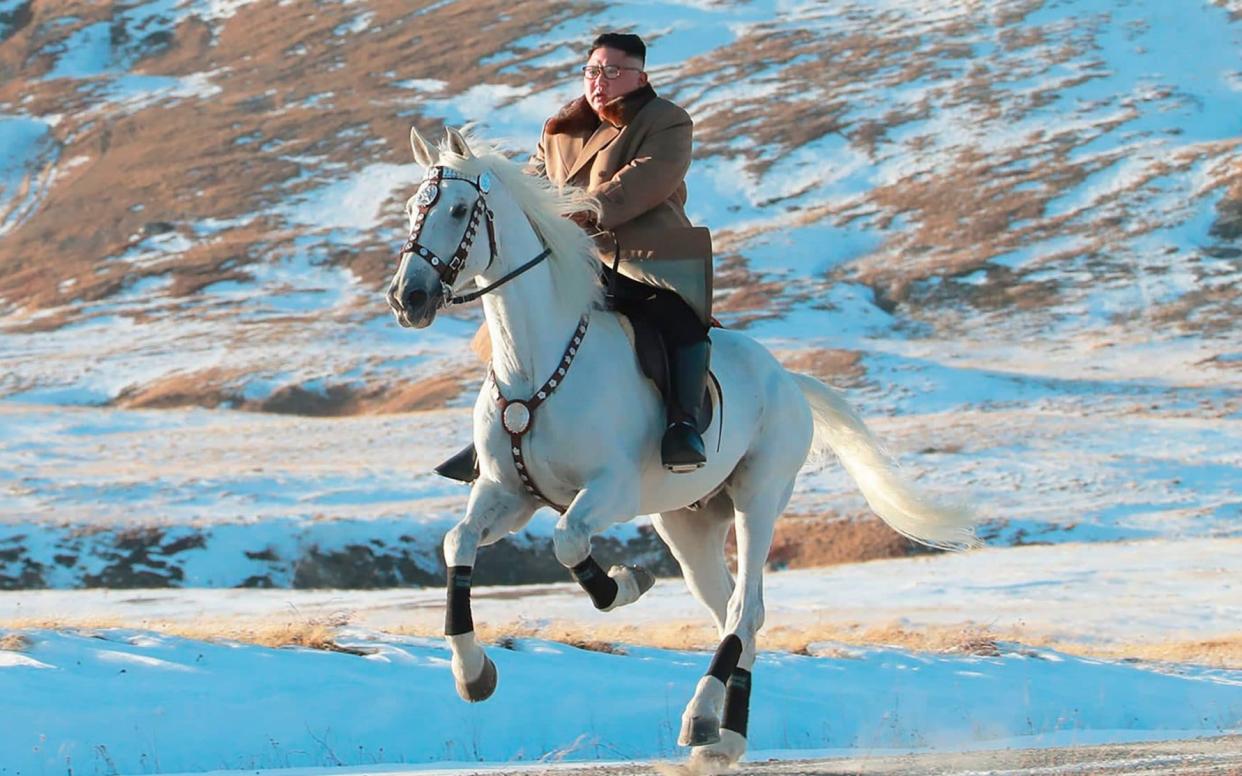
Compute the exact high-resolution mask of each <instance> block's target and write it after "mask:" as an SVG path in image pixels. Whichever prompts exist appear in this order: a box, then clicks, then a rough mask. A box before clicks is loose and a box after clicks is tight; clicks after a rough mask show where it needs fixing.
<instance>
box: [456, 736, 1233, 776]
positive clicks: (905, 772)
mask: <svg viewBox="0 0 1242 776" xmlns="http://www.w3.org/2000/svg"><path fill="white" fill-rule="evenodd" d="M461 773H463V774H464V773H465V772H461ZM486 773H487V774H488V776H502V775H503V774H507V773H511V774H514V776H517V774H523V776H528V775H529V774H530V773H532V771H531V770H522V771H496V770H489V771H487V772H486ZM554 773H555V774H556V776H639V775H640V774H642V775H644V776H645V775H646V774H652V773H660V774H670V775H671V774H681V773H685V774H690V773H691V771H689V770H687V769H684V768H682V767H679V766H661V765H657V766H652V765H639V764H633V765H616V766H597V767H592V768H567V769H562V768H559V767H558V768H557V769H556V770H555V771H554ZM728 773H729V774H730V776H751V775H752V774H753V775H754V776H775V775H776V774H781V775H782V776H793V775H795V774H796V775H797V776H852V775H853V774H883V775H884V776H949V774H963V775H964V774H972V775H973V774H990V775H991V776H1006V775H1009V774H1012V776H1034V775H1035V774H1040V775H1041V776H1043V775H1045V774H1046V775H1048V776H1052V775H1054V774H1055V775H1057V776H1059V775H1060V774H1083V775H1084V776H1088V775H1089V776H1100V775H1104V774H1106V775H1107V776H1129V774H1152V773H1160V774H1177V775H1178V776H1202V775H1205V774H1212V776H1217V775H1221V776H1224V775H1228V776H1237V775H1239V774H1242V736H1227V737H1223V738H1212V739H1202V738H1201V739H1191V740H1185V741H1159V742H1154V743H1145V744H1109V745H1105V746H1090V747H1073V748H1069V749H1008V750H1002V751H993V752H967V753H956V754H920V755H905V756H899V757H870V758H866V759H827V760H780V761H776V760H771V761H768V762H759V763H745V764H744V765H743V767H741V768H739V769H738V770H735V771H729V772H728Z"/></svg>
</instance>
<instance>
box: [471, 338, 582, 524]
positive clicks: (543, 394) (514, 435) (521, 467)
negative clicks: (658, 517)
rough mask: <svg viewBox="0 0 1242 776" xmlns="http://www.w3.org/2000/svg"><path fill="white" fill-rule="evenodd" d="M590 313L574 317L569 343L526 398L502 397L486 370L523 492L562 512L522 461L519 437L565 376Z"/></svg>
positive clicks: (579, 345) (493, 378) (520, 437)
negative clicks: (573, 328)
mask: <svg viewBox="0 0 1242 776" xmlns="http://www.w3.org/2000/svg"><path fill="white" fill-rule="evenodd" d="M590 320H591V319H590V316H589V315H585V314H584V315H583V316H582V317H581V318H580V319H579V320H578V328H577V329H576V330H575V331H574V335H573V336H572V337H570V339H569V344H568V345H566V346H565V353H564V354H563V355H562V356H561V360H560V363H558V364H557V367H556V369H555V371H553V372H552V376H551V377H549V378H548V379H547V381H546V382H545V383H544V384H543V385H542V386H541V387H540V388H539V390H537V391H535V395H534V396H532V397H530V398H529V399H506V398H505V397H504V396H503V395H502V394H501V393H500V383H499V382H497V380H496V372H495V371H491V370H489V372H488V377H489V378H491V381H492V397H493V398H495V400H496V403H497V404H498V405H499V406H500V422H501V425H503V426H504V427H505V431H508V432H509V449H510V453H511V454H512V455H513V465H514V467H515V468H516V469H517V473H518V477H520V478H521V480H522V485H523V487H525V488H526V492H527V493H529V494H531V495H532V496H534V497H535V498H537V499H539V500H540V501H542V502H543V503H545V504H547V505H548V506H550V507H552V508H553V509H555V510H557V511H558V512H564V511H565V510H566V509H568V508H569V507H568V506H562V505H560V504H557V503H556V502H555V501H553V500H552V499H550V498H548V497H547V496H546V495H544V493H543V491H542V490H540V489H539V486H538V485H536V484H535V480H534V478H533V477H532V476H531V474H530V469H529V467H527V465H526V460H525V458H524V457H523V453H522V439H523V437H525V436H526V434H527V433H529V432H530V430H531V428H532V426H534V423H535V410H537V409H538V408H539V406H540V405H541V404H543V403H544V402H545V401H547V399H548V397H549V396H551V395H552V394H553V392H555V391H556V389H557V387H559V386H560V384H561V382H562V381H563V380H564V379H565V374H566V373H567V372H569V367H570V365H572V364H573V363H574V358H575V357H576V356H577V355H578V348H579V347H581V346H582V340H583V338H585V337H586V331H587V324H589V323H590Z"/></svg>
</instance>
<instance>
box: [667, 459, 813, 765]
mask: <svg viewBox="0 0 1242 776" xmlns="http://www.w3.org/2000/svg"><path fill="white" fill-rule="evenodd" d="M752 474H753V473H752ZM742 479H743V481H742V483H741V486H740V487H735V488H731V495H732V496H733V498H734V502H735V504H736V511H735V516H734V527H735V530H736V532H737V564H738V575H737V585H736V587H735V588H734V590H733V594H732V596H730V598H729V604H728V607H727V613H726V616H725V624H724V629H723V630H724V632H725V634H727V635H725V636H724V638H723V639H722V640H721V642H720V645H719V647H718V648H717V649H716V654H715V655H714V656H713V658H712V662H711V665H710V667H709V668H708V671H707V674H706V675H705V676H704V677H703V678H702V679H701V680H700V681H699V684H698V687H697V688H696V689H695V693H694V697H693V698H691V700H690V703H689V704H687V705H686V710H685V712H684V713H683V715H682V729H681V736H680V739H679V741H678V743H680V744H682V745H683V746H686V745H688V746H691V747H694V752H693V753H692V759H693V760H695V761H701V762H705V763H713V764H718V763H721V762H724V763H728V764H732V763H735V762H737V761H738V759H740V758H741V756H742V754H743V753H744V752H745V751H746V734H747V730H746V728H747V723H748V707H749V703H750V679H751V669H752V668H753V666H754V662H755V640H756V636H757V635H758V633H759V629H760V627H762V625H763V618H764V609H763V570H764V565H765V563H766V562H767V557H768V550H769V549H770V548H771V546H772V535H773V531H774V529H775V527H776V520H777V518H778V517H780V514H781V512H782V510H784V508H785V505H786V504H787V503H788V502H789V496H790V494H791V493H792V492H793V479H792V478H789V477H788V476H787V479H786V483H785V484H784V485H783V486H781V485H777V486H776V487H773V485H772V483H773V482H778V483H779V482H780V481H781V480H780V479H779V478H777V477H755V476H748V477H747V476H744V477H743V478H742Z"/></svg>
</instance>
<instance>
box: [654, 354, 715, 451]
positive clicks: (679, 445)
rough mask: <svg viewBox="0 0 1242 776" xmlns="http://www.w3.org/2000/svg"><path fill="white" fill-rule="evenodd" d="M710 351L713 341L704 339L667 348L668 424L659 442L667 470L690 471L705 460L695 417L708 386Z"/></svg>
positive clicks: (701, 438)
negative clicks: (670, 348) (691, 343)
mask: <svg viewBox="0 0 1242 776" xmlns="http://www.w3.org/2000/svg"><path fill="white" fill-rule="evenodd" d="M711 354H712V343H711V340H706V339H705V340H703V341H701V342H696V343H694V344H693V345H683V346H681V347H678V348H673V349H672V350H670V351H669V359H668V360H669V364H668V367H669V369H668V373H669V374H668V376H669V383H670V385H669V397H668V428H666V429H665V430H664V439H663V440H661V442H660V457H661V458H662V459H663V460H664V468H665V469H668V470H669V471H672V472H692V471H694V470H695V469H698V468H699V467H700V466H702V465H703V464H705V463H707V451H706V450H705V449H704V446H703V437H702V436H700V435H699V432H698V429H697V428H696V427H695V420H696V419H697V418H698V415H699V406H700V405H701V404H702V402H703V392H704V390H705V389H706V388H707V368H708V365H709V364H710V363H711Z"/></svg>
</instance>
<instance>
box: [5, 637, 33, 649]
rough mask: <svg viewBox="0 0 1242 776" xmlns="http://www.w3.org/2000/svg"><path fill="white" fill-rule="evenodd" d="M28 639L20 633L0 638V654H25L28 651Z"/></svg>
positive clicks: (29, 644)
mask: <svg viewBox="0 0 1242 776" xmlns="http://www.w3.org/2000/svg"><path fill="white" fill-rule="evenodd" d="M30 646H31V641H30V638H29V637H27V636H25V635H23V634H21V633H7V634H5V635H3V636H0V652H25V651H27V650H28V649H30Z"/></svg>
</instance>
